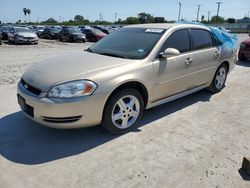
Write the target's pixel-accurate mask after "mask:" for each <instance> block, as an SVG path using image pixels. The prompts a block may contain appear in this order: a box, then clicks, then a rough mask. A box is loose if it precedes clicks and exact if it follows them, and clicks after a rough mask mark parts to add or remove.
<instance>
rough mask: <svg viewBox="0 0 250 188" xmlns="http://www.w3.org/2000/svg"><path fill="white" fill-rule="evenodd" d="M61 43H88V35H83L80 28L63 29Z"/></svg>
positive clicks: (60, 34)
mask: <svg viewBox="0 0 250 188" xmlns="http://www.w3.org/2000/svg"><path fill="white" fill-rule="evenodd" d="M59 39H60V41H69V42H77V41H81V42H86V41H87V39H86V35H85V34H83V33H82V32H81V31H80V30H79V29H78V27H63V28H62V30H61V31H60V33H59Z"/></svg>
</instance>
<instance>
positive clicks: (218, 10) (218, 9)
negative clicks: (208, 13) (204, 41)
mask: <svg viewBox="0 0 250 188" xmlns="http://www.w3.org/2000/svg"><path fill="white" fill-rule="evenodd" d="M221 3H222V2H216V4H218V8H217V16H216V23H218V18H219V12H220V4H221Z"/></svg>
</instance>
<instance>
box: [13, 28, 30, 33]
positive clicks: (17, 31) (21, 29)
mask: <svg viewBox="0 0 250 188" xmlns="http://www.w3.org/2000/svg"><path fill="white" fill-rule="evenodd" d="M15 32H16V33H32V31H31V30H30V29H29V28H25V27H24V28H15Z"/></svg>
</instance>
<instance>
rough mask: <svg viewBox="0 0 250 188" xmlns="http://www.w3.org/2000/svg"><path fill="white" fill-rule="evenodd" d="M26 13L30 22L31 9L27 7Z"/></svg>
mask: <svg viewBox="0 0 250 188" xmlns="http://www.w3.org/2000/svg"><path fill="white" fill-rule="evenodd" d="M26 11H27V14H28V15H29V22H30V14H31V10H30V9H27V10H26Z"/></svg>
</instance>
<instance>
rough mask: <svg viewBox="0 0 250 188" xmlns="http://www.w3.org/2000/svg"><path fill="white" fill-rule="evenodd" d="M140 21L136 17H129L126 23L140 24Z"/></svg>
mask: <svg viewBox="0 0 250 188" xmlns="http://www.w3.org/2000/svg"><path fill="white" fill-rule="evenodd" d="M139 23H140V21H139V19H138V18H136V17H128V18H127V19H126V24H139Z"/></svg>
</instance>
